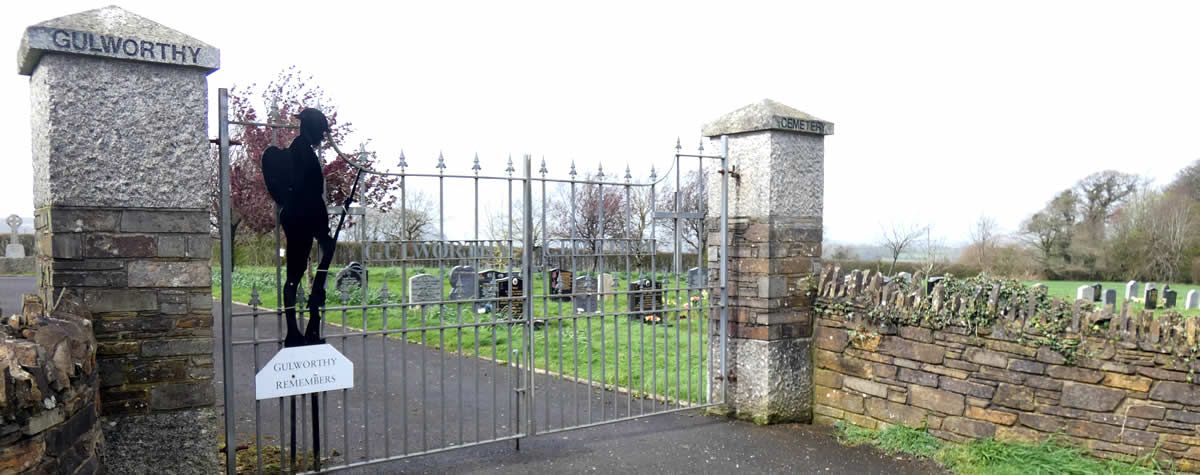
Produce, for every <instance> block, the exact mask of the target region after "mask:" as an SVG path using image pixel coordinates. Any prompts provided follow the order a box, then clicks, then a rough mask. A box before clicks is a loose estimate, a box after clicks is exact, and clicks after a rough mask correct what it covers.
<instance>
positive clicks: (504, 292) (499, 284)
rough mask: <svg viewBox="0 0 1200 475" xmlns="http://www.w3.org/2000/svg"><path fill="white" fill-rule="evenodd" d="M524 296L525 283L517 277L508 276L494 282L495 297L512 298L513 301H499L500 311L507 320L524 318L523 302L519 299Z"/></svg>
mask: <svg viewBox="0 0 1200 475" xmlns="http://www.w3.org/2000/svg"><path fill="white" fill-rule="evenodd" d="M524 295H525V283H524V281H522V280H521V277H519V276H515V275H514V276H510V277H505V278H503V279H499V280H497V281H496V296H497V297H499V298H502V299H503V298H506V297H513V298H514V299H513V300H501V301H500V311H501V313H504V314H505V315H506V316H508V318H513V319H519V318H523V317H524V316H525V313H524V309H525V300H524V299H521V298H519V297H523V296H524Z"/></svg>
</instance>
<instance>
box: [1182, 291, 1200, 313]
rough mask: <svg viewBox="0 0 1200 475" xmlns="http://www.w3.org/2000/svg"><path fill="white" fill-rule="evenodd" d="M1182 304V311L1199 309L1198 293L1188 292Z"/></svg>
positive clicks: (1199, 297) (1199, 299)
mask: <svg viewBox="0 0 1200 475" xmlns="http://www.w3.org/2000/svg"><path fill="white" fill-rule="evenodd" d="M1183 303H1184V305H1183V309H1184V310H1192V309H1195V308H1200V292H1196V291H1195V290H1189V291H1188V293H1187V300H1186V301H1184V302H1183Z"/></svg>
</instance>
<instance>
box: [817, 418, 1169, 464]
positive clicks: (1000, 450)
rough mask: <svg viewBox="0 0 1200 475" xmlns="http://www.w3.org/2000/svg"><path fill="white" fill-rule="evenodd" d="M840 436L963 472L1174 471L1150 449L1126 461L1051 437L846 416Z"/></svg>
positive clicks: (839, 424)
mask: <svg viewBox="0 0 1200 475" xmlns="http://www.w3.org/2000/svg"><path fill="white" fill-rule="evenodd" d="M834 426H835V428H836V430H837V437H838V440H839V441H841V442H842V443H844V444H847V445H860V444H871V445H874V446H876V447H878V448H879V449H880V450H883V451H884V452H885V453H887V454H888V455H896V454H907V455H912V456H918V457H924V458H930V459H933V460H934V461H936V462H938V463H940V464H942V466H944V467H946V468H947V469H948V470H950V471H951V472H953V473H960V474H965V475H1010V474H1011V475H1040V474H1047V475H1049V474H1068V475H1090V474H1111V475H1153V474H1165V473H1174V472H1173V471H1172V470H1171V467H1170V466H1168V465H1164V464H1163V462H1161V461H1158V460H1156V459H1154V458H1153V455H1154V454H1153V453H1151V454H1149V455H1146V456H1144V457H1140V458H1137V459H1129V460H1109V459H1101V458H1095V457H1091V456H1089V455H1088V454H1087V451H1085V450H1083V449H1079V448H1076V447H1072V446H1070V445H1068V444H1067V443H1065V442H1064V441H1061V440H1059V439H1055V438H1053V437H1051V438H1049V439H1047V440H1045V441H1043V442H1040V443H1035V444H1026V443H1016V442H1000V441H997V440H995V439H991V438H988V439H978V440H974V441H971V442H969V443H967V444H961V445H958V444H948V443H945V442H942V441H941V440H940V439H938V438H936V437H934V436H932V435H930V434H929V433H928V432H926V431H924V430H921V429H912V428H909V427H904V426H888V427H887V428H884V429H882V430H878V431H875V430H870V429H864V428H861V427H858V426H855V425H853V424H850V423H847V422H845V421H838V422H837V423H836V424H834Z"/></svg>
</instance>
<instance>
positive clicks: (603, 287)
mask: <svg viewBox="0 0 1200 475" xmlns="http://www.w3.org/2000/svg"><path fill="white" fill-rule="evenodd" d="M596 285H597V286H599V291H600V293H604V294H611V293H613V292H616V291H617V278H616V277H613V275H612V274H600V278H599V279H597V282H596Z"/></svg>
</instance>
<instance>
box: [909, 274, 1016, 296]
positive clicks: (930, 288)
mask: <svg viewBox="0 0 1200 475" xmlns="http://www.w3.org/2000/svg"><path fill="white" fill-rule="evenodd" d="M942 279H945V277H930V278H929V281H928V282H926V284H925V293H926V294H932V293H933V287H934V286H936V285H937V283H938V282H941V281H942ZM1034 287H1036V285H1035V286H1034Z"/></svg>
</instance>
